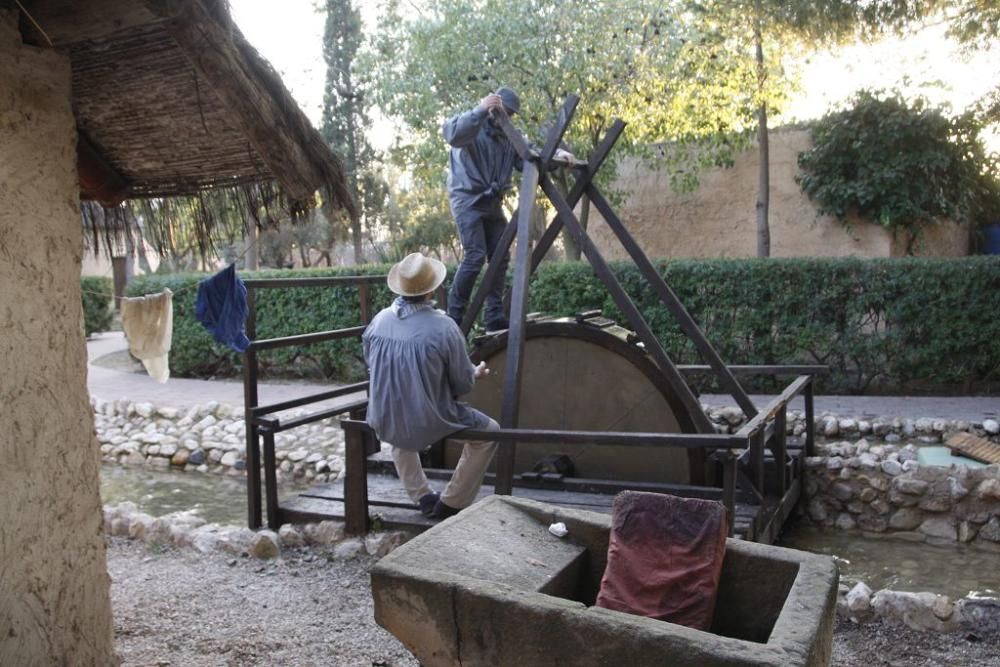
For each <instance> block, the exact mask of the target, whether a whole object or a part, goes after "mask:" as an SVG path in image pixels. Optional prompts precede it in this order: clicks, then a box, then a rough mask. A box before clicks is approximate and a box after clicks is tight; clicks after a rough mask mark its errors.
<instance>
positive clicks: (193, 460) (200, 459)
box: [187, 448, 205, 466]
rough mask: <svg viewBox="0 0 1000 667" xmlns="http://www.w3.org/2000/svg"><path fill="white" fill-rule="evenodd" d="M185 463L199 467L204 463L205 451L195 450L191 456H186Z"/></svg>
mask: <svg viewBox="0 0 1000 667" xmlns="http://www.w3.org/2000/svg"><path fill="white" fill-rule="evenodd" d="M187 462H188V463H190V464H191V465H194V466H200V465H201V464H202V463H204V462H205V450H204V449H201V448H198V449H195V450H194V451H192V452H191V455H190V456H188V461H187Z"/></svg>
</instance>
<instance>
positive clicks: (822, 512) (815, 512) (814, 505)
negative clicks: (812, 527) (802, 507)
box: [806, 498, 828, 523]
mask: <svg viewBox="0 0 1000 667" xmlns="http://www.w3.org/2000/svg"><path fill="white" fill-rule="evenodd" d="M806 511H807V512H808V513H809V518H810V519H812V520H813V521H815V522H817V523H823V522H824V521H826V519H827V516H828V514H827V511H826V505H824V504H823V502H822V501H821V500H819V498H813V499H812V500H810V501H809V505H808V506H807V508H806Z"/></svg>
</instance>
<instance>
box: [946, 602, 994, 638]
mask: <svg viewBox="0 0 1000 667" xmlns="http://www.w3.org/2000/svg"><path fill="white" fill-rule="evenodd" d="M955 611H956V615H957V616H958V617H959V618H960V619H961V623H962V627H963V628H964V629H965V630H966V631H972V632H976V633H979V634H984V635H995V634H997V633H1000V599H997V598H987V597H966V598H962V599H961V600H959V601H958V602H956V603H955Z"/></svg>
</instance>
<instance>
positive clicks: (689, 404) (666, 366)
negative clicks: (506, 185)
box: [539, 174, 715, 433]
mask: <svg viewBox="0 0 1000 667" xmlns="http://www.w3.org/2000/svg"><path fill="white" fill-rule="evenodd" d="M539 181H540V183H541V185H542V190H543V191H544V192H545V194H546V195H547V196H548V198H549V201H551V202H552V204H553V205H554V206H555V207H556V210H557V211H558V212H559V215H560V217H561V218H562V219H563V224H564V225H565V226H566V229H568V230H569V232H570V233H571V234H572V235H573V237H574V238H575V239H576V242H577V244H578V245H579V246H580V248H581V249H582V250H583V252H584V255H586V257H587V259H588V260H589V261H590V264H591V266H592V267H593V268H594V272H595V273H596V274H597V276H598V278H599V279H600V280H601V282H603V283H604V286H605V287H607V289H608V292H609V293H610V294H611V297H612V299H613V300H614V302H615V305H617V306H618V309H619V310H621V311H622V313H624V314H625V317H626V319H627V320H628V323H629V326H630V327H631V328H632V330H633V331H635V332H636V334H637V335H638V336H639V339H640V340H642V342H643V344H644V345H645V347H646V351H647V352H648V353H649V354H650V356H652V358H653V361H654V362H655V363H656V365H657V366H658V367H659V369H660V372H662V373H663V375H664V378H665V379H666V380H667V382H669V383H670V386H671V388H672V389H673V390H674V393H675V394H676V395H677V398H678V399H679V400H680V401H681V403H682V404H683V405H684V407H685V408H687V410H688V412H689V414H690V416H691V420H692V421H693V422H694V426H695V428H696V429H697V430H698V431H699V432H700V433H715V427H714V426H713V425H712V422H710V421H709V419H708V417H707V416H706V415H705V412H704V411H703V410H702V409H701V404H700V403H699V402H698V399H697V398H695V396H694V393H693V392H692V391H691V388H690V387H689V386H688V385H687V382H686V381H685V380H684V378H683V377H682V376H681V374H680V373H679V372H678V371H677V367H676V366H674V363H673V361H671V360H670V357H669V356H667V353H666V351H665V350H664V349H663V346H662V345H660V342H659V340H657V338H656V336H655V335H654V334H653V331H652V329H650V328H649V325H648V324H647V323H646V320H645V319H644V318H643V316H642V313H640V312H639V309H638V308H637V307H636V305H635V303H633V301H632V299H631V298H630V297H629V295H628V293H627V292H626V291H625V289H624V288H623V287H622V286H621V283H619V282H618V278H616V277H615V275H614V273H613V272H612V271H611V268H610V267H609V266H608V264H607V262H606V261H605V260H604V257H602V256H601V253H600V251H599V250H598V249H597V246H595V245H594V243H593V242H592V241H591V240H590V238H589V237H588V236H587V233H586V232H585V231H583V228H582V227H581V226H580V223H579V221H577V219H576V215H575V214H574V213H573V210H572V209H571V208H569V207H568V205H567V204H566V200H564V199H563V197H562V195H561V194H560V193H559V191H558V189H556V187H555V185H554V184H553V183H552V181H551V180H549V178H548V176H546V175H545V174H542V175H541V176H540V178H539Z"/></svg>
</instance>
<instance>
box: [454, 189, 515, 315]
mask: <svg viewBox="0 0 1000 667" xmlns="http://www.w3.org/2000/svg"><path fill="white" fill-rule="evenodd" d="M455 224H456V225H458V235H459V238H461V239H462V250H463V251H464V256H463V257H462V263H461V264H460V265H459V267H458V271H456V272H455V278H454V279H453V280H452V281H451V290H449V292H448V314H449V315H451V316H452V317H454V318H456V319H461V318H462V317H463V316H464V315H465V308H466V306H467V305H468V304H469V298H470V297H471V296H472V288H473V286H474V285H475V284H476V278H477V277H478V276H479V272H480V270H482V268H483V264H485V263H486V261H487V260H488V259H490V258H491V257H492V256H493V251H494V250H495V249H496V247H497V244H498V243H499V241H500V237H501V236H502V235H503V230H504V227H506V226H507V218H506V217H505V216H504V214H503V209H501V208H500V200H498V199H489V200H487V201H486V202H482V201H480V202H479V203H478V204H477V205H476V206H475V207H474V208H471V209H466V210H464V211H461V212H459V213H458V214H457V215H456V216H455ZM509 260H510V253H509V252H507V253H504V256H503V257H502V258H501V259H500V262H501V264H500V277H499V280H497V284H496V285H495V286H494V288H493V289H492V290H490V293H489V294H488V295H487V297H486V323H487V324H489V323H490V322H494V321H496V320H497V319H500V318H502V317H503V289H504V281H505V278H506V276H507V263H508V261H509Z"/></svg>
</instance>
